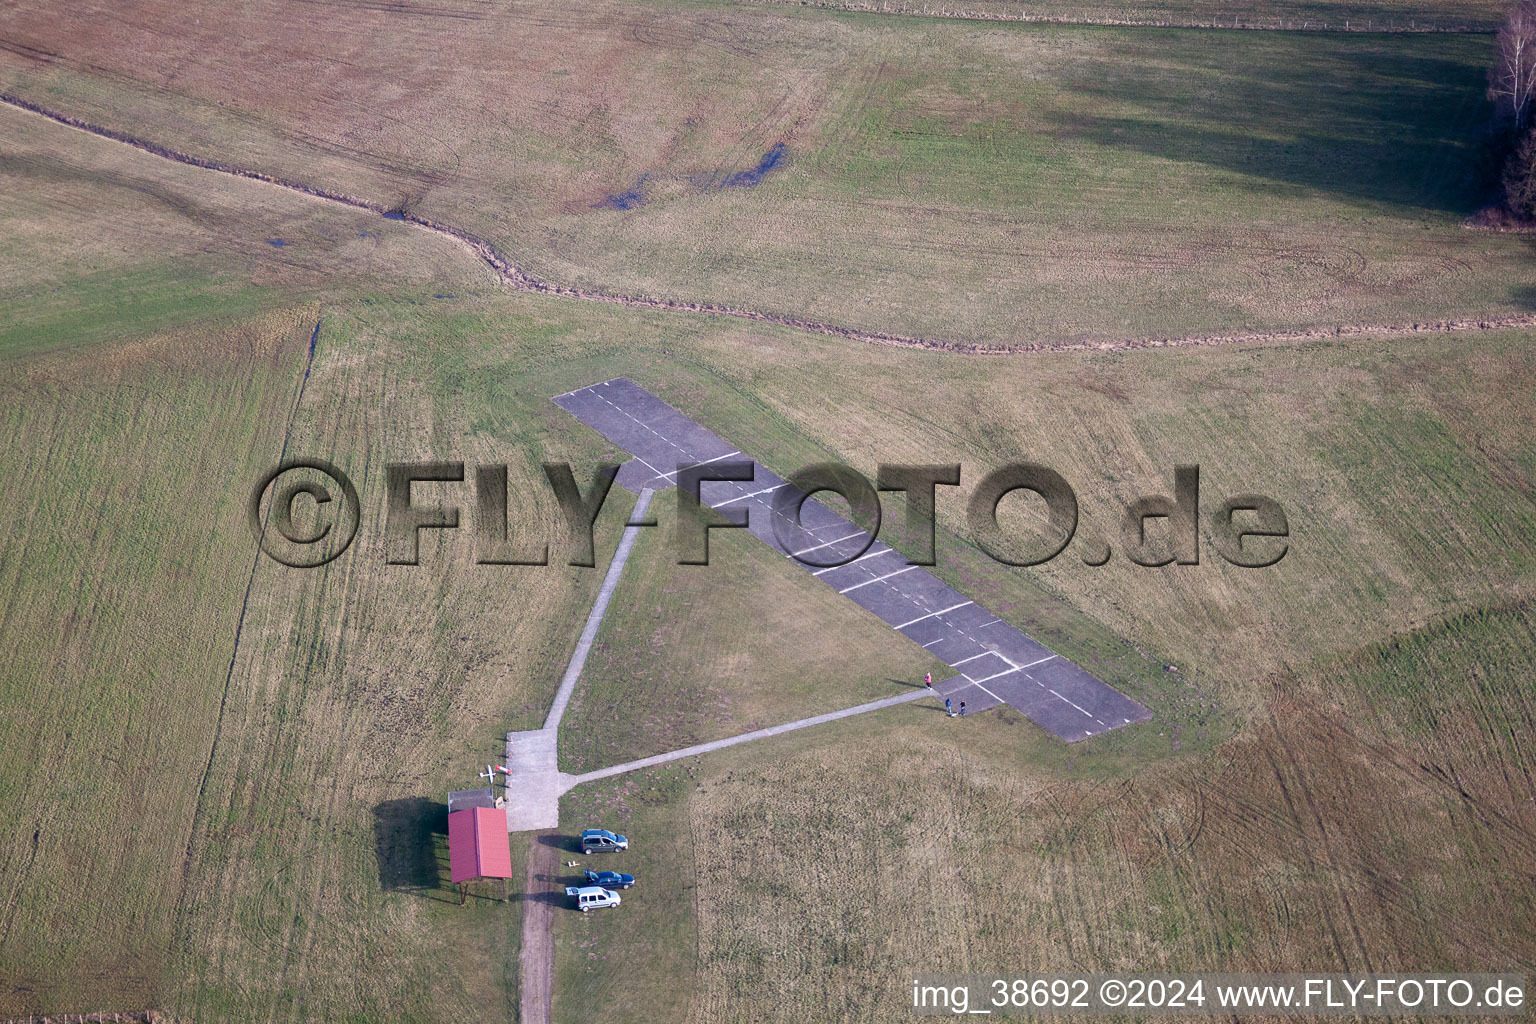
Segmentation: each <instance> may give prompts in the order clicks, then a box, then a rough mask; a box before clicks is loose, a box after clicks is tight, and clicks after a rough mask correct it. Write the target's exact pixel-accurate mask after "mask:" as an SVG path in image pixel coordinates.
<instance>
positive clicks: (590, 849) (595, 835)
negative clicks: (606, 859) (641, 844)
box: [581, 828, 629, 853]
mask: <svg viewBox="0 0 1536 1024" xmlns="http://www.w3.org/2000/svg"><path fill="white" fill-rule="evenodd" d="M627 849H629V840H628V839H626V838H624V837H623V836H621V835H618V834H617V833H614V832H609V831H608V830H607V829H605V828H589V829H587V830H586V831H584V832H582V834H581V852H582V853H605V852H612V851H614V850H627Z"/></svg>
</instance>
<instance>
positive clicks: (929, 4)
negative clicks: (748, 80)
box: [744, 0, 1507, 32]
mask: <svg viewBox="0 0 1536 1024" xmlns="http://www.w3.org/2000/svg"><path fill="white" fill-rule="evenodd" d="M744 2H748V3H761V4H791V3H794V4H798V3H799V2H800V0H744ZM812 5H813V6H816V7H826V8H838V9H845V10H854V11H874V12H880V13H902V14H909V15H918V16H924V15H926V16H930V17H958V18H981V19H991V18H998V19H1009V20H1021V21H1029V20H1034V21H1067V22H1085V23H1088V24H1102V23H1108V24H1117V23H1118V24H1132V25H1197V26H1228V27H1242V28H1262V29H1287V30H1289V29H1301V30H1305V31H1320V30H1324V29H1327V30H1331V31H1339V30H1344V31H1352V32H1360V31H1389V32H1400V31H1414V30H1425V29H1431V30H1437V31H1451V30H1470V31H1489V30H1492V29H1493V28H1495V27H1496V26H1498V25H1499V24H1501V23H1502V22H1503V20H1504V15H1505V10H1506V7H1507V5H1505V4H1502V3H1498V2H1497V0H1463V2H1460V3H1457V2H1452V0H1358V2H1357V0H1266V2H1264V3H1233V2H1231V0H1153V2H1140V0H1043V2H1039V3H1026V4H1017V3H1004V2H1002V0H967V2H965V3H953V4H950V3H938V2H934V0H812Z"/></svg>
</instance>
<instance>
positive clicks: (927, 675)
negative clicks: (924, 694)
mask: <svg viewBox="0 0 1536 1024" xmlns="http://www.w3.org/2000/svg"><path fill="white" fill-rule="evenodd" d="M923 685H924V686H926V687H928V689H930V690H931V689H933V673H932V672H924V673H923Z"/></svg>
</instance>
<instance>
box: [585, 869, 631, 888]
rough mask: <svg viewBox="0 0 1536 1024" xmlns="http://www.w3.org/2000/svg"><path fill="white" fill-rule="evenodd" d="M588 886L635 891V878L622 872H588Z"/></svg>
mask: <svg viewBox="0 0 1536 1024" xmlns="http://www.w3.org/2000/svg"><path fill="white" fill-rule="evenodd" d="M587 884H588V885H600V886H602V887H603V888H604V889H633V888H634V887H635V876H634V875H627V874H625V873H624V872H622V871H588V872H587Z"/></svg>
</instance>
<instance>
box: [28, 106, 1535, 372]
mask: <svg viewBox="0 0 1536 1024" xmlns="http://www.w3.org/2000/svg"><path fill="white" fill-rule="evenodd" d="M0 103H4V104H5V105H7V106H9V107H12V108H14V109H17V110H22V111H25V112H27V113H30V114H34V115H36V116H38V117H42V118H45V119H47V120H49V121H52V122H54V123H55V124H61V125H64V126H65V127H68V128H73V129H75V130H76V131H81V132H84V133H86V134H87V135H93V136H96V137H97V138H102V139H108V140H110V141H113V142H117V143H121V144H122V145H125V146H131V147H133V148H134V149H137V150H139V151H140V152H143V153H148V154H149V155H151V156H157V157H160V158H162V159H165V160H170V161H172V162H174V163H180V164H186V165H188V166H191V167H200V168H202V169H204V170H208V171H216V172H218V173H221V174H229V175H233V176H234V177H237V178H245V179H247V180H250V181H259V182H264V183H266V184H268V185H273V186H275V187H277V188H282V189H286V190H288V191H290V192H297V193H299V194H300V195H305V196H309V197H310V198H312V199H319V200H322V201H326V202H332V203H339V204H341V205H343V206H348V207H351V208H352V209H355V210H363V211H366V212H370V213H376V214H379V215H380V216H384V217H388V218H390V219H392V220H399V221H401V222H403V223H406V224H411V225H413V226H415V227H417V228H420V229H422V230H424V231H430V232H432V233H434V234H437V235H440V236H442V237H444V238H449V239H452V240H453V241H455V242H457V243H458V244H460V245H461V246H463V247H465V248H467V249H468V250H469V251H470V252H471V253H472V254H473V255H474V256H475V257H476V258H477V259H479V260H480V261H481V262H482V263H484V264H485V265H487V266H488V267H490V268H491V270H492V271H493V272H494V273H495V274H496V276H497V277H498V278H500V279H501V281H502V282H503V283H505V284H507V285H508V286H510V287H511V288H512V289H513V290H515V291H520V292H527V293H530V294H535V295H551V296H557V297H560V298H568V299H581V300H583V301H586V302H602V303H607V304H609V305H614V306H626V307H629V308H632V309H651V310H657V311H660V312H669V313H698V314H702V315H706V316H723V317H731V318H733V319H737V320H750V321H754V322H756V323H765V324H774V325H777V326H780V327H788V328H791V329H794V330H800V331H808V332H810V333H813V334H822V335H826V336H828V337H833V338H846V339H848V340H850V341H859V342H864V343H866V344H871V345H889V346H894V347H897V348H913V349H924V350H927V351H933V352H950V353H954V354H957V355H978V356H1008V355H1031V354H1042V355H1043V354H1050V353H1068V352H1127V351H1134V350H1138V349H1151V348H1197V347H1210V346H1217V345H1239V344H1266V343H1269V344H1273V343H1295V342H1306V341H1321V340H1327V339H1340V338H1363V337H1401V336H1408V335H1417V334H1454V333H1462V332H1467V331H1491V330H1507V329H1511V328H1519V327H1533V326H1536V313H1513V314H1506V315H1501V316H1468V317H1458V318H1448V319H1442V320H1411V321H1400V322H1397V323H1385V324H1381V323H1377V324H1338V325H1334V326H1327V327H1307V328H1297V329H1292V330H1275V331H1241V332H1230V333H1214V334H1189V335H1168V336H1145V337H1140V338H1122V339H1106V340H1103V341H1074V342H1062V343H1053V342H1007V343H992V342H980V343H973V342H960V341H945V340H942V339H936V338H924V337H921V336H916V335H905V334H893V333H890V332H887V331H871V330H863V329H860V328H855V327H842V326H839V325H837V324H831V323H827V322H825V321H822V320H812V319H807V318H804V317H797V316H788V315H785V314H780V313H766V312H763V311H761V310H755V309H745V308H741V307H737V306H722V305H717V304H715V303H709V302H683V301H677V300H672V299H658V298H651V297H648V296H640V295H620V294H615V293H612V292H599V291H592V290H589V289H583V288H567V287H565V286H563V285H556V284H551V283H549V282H548V281H545V280H542V279H540V278H537V277H534V276H533V275H531V274H529V273H527V272H526V271H524V270H522V269H520V268H518V267H516V266H513V265H512V264H511V263H508V262H507V261H506V259H505V258H503V257H502V255H501V254H500V253H499V252H498V251H497V250H496V248H495V247H494V246H492V245H491V244H490V243H489V242H487V241H485V240H484V239H482V238H479V237H477V236H476V235H473V234H471V233H470V232H468V231H464V230H461V229H459V228H455V227H452V226H450V225H447V224H442V223H439V222H437V221H434V220H430V219H428V218H426V217H423V216H421V215H419V214H415V213H411V212H409V211H406V210H401V209H398V208H390V207H387V206H385V205H384V204H383V203H379V202H375V201H374V200H371V199H364V198H362V197H360V196H355V195H351V194H350V193H346V192H338V191H335V190H333V189H326V188H320V187H317V186H311V185H305V184H303V183H302V182H298V181H293V180H291V179H288V178H282V177H278V176H276V175H271V174H265V173H263V172H261V171H253V170H250V169H248V168H243V167H237V166H235V165H233V164H226V163H222V162H220V161H217V160H210V159H206V158H204V157H198V156H193V155H191V154H188V153H183V152H181V151H179V150H175V149H171V148H169V147H167V146H162V145H159V144H158V143H154V142H147V141H145V140H143V139H139V138H136V137H134V136H132V135H129V134H128V133H126V132H122V131H118V130H116V129H113V128H104V127H102V126H100V125H96V124H92V123H91V122H89V121H83V120H81V119H79V118H76V117H72V116H70V115H68V114H62V113H59V112H58V111H55V110H50V109H49V108H47V107H44V106H42V105H41V104H38V103H34V102H32V101H31V100H28V99H23V98H22V97H20V96H17V95H15V94H13V93H9V92H0Z"/></svg>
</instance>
